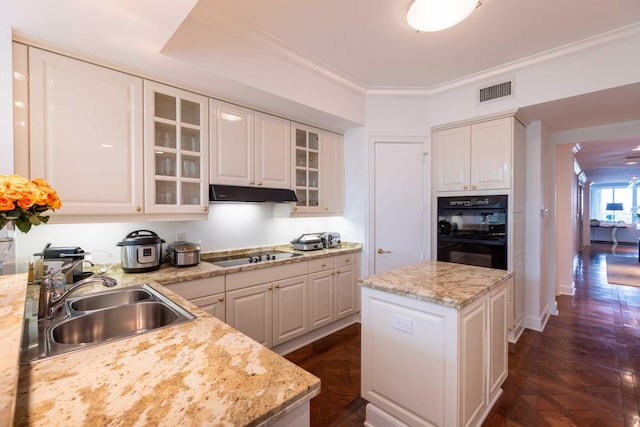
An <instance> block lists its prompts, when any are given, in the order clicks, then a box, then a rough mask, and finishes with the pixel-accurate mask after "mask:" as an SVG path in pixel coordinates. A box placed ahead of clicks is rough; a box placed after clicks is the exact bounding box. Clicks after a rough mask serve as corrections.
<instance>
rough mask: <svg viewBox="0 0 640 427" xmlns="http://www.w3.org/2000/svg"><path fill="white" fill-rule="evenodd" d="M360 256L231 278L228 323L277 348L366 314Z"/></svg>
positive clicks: (259, 270)
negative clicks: (359, 275)
mask: <svg viewBox="0 0 640 427" xmlns="http://www.w3.org/2000/svg"><path fill="white" fill-rule="evenodd" d="M358 260H359V254H357V253H351V254H345V255H337V256H328V257H325V258H317V259H312V260H311V261H308V262H307V261H301V262H296V263H291V264H285V265H280V266H276V267H269V268H260V269H256V270H249V271H243V272H239V273H233V274H229V275H227V293H226V303H227V304H226V309H227V323H228V324H229V325H231V326H233V327H234V328H236V329H238V330H239V331H240V332H242V333H244V334H246V335H248V336H249V337H251V338H253V339H254V340H256V341H258V342H260V343H261V344H263V345H265V346H267V347H274V346H277V345H279V344H282V343H284V342H287V341H289V340H291V339H293V338H297V337H300V336H302V335H304V334H306V333H308V332H310V331H312V330H315V329H318V328H321V327H323V326H326V325H329V324H330V323H333V322H335V321H336V320H339V319H342V318H344V317H347V316H349V315H352V314H354V313H357V312H359V311H360V294H359V292H358V289H359V286H358V284H357V282H356V276H357V273H356V271H357V270H358Z"/></svg>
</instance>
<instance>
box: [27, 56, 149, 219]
mask: <svg viewBox="0 0 640 427" xmlns="http://www.w3.org/2000/svg"><path fill="white" fill-rule="evenodd" d="M29 70H30V71H29V72H30V80H29V92H30V95H29V96H30V101H29V102H30V134H31V137H30V138H31V141H30V155H31V157H30V169H31V171H30V172H31V177H32V178H44V179H46V180H47V181H48V182H49V183H50V184H51V186H52V187H53V188H55V189H56V191H57V192H58V195H59V196H60V199H61V200H62V205H63V207H62V209H60V210H59V211H58V212H56V213H55V214H54V217H55V216H65V215H74V214H97V215H104V214H107V215H108V214H134V215H135V214H136V213H142V205H143V193H142V192H143V159H142V151H143V123H142V122H143V114H142V102H143V101H142V79H140V78H138V77H134V76H131V75H129V74H124V73H120V72H117V71H113V70H110V69H107V68H103V67H99V66H97V65H93V64H89V63H86V62H82V61H78V60H75V59H71V58H67V57H65V56H61V55H56V54H53V53H51V52H46V51H43V50H39V49H35V48H29Z"/></svg>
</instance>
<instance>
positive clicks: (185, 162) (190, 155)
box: [145, 81, 209, 213]
mask: <svg viewBox="0 0 640 427" xmlns="http://www.w3.org/2000/svg"><path fill="white" fill-rule="evenodd" d="M207 118H208V100H207V98H206V97H204V96H201V95H197V94H194V93H192V92H187V91H184V90H180V89H176V88H173V87H171V86H165V85H162V84H159V83H155V82H150V81H145V212H146V213H176V212H180V213H205V212H207V211H208V206H209V197H208V177H209V168H208V165H209V163H208V159H209V148H208V147H209V144H208V140H207V138H208V134H209V133H208V128H207V123H208V122H207Z"/></svg>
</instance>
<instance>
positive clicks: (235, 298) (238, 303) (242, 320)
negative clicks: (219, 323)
mask: <svg viewBox="0 0 640 427" xmlns="http://www.w3.org/2000/svg"><path fill="white" fill-rule="evenodd" d="M272 289H273V285H271V284H265V285H257V286H251V287H250V288H245V289H239V290H237V291H231V292H227V307H226V308H227V323H228V324H229V325H230V326H232V327H234V328H236V329H237V330H239V331H240V332H242V333H243V334H245V335H247V336H249V337H251V338H253V339H254V340H256V341H258V342H259V343H260V344H262V345H264V346H265V347H269V348H271V347H272V344H273V339H272V338H273V337H272V332H273V320H272V319H273V303H272V301H273V291H272Z"/></svg>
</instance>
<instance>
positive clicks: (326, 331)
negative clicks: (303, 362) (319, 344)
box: [271, 313, 360, 356]
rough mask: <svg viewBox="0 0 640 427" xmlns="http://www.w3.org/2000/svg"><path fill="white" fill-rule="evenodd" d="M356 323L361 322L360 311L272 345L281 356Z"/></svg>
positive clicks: (273, 349)
mask: <svg viewBox="0 0 640 427" xmlns="http://www.w3.org/2000/svg"><path fill="white" fill-rule="evenodd" d="M354 323H360V313H355V314H352V315H350V316H347V317H343V318H342V319H339V320H336V321H335V322H333V323H331V324H329V325H326V326H323V327H321V328H318V329H315V330H313V331H311V332H309V333H306V334H304V335H302V336H299V337H298V338H294V339H292V340H291V341H287V342H284V343H282V344H279V345H277V346H275V347H272V348H271V350H272V351H274V352H276V353H278V354H279V355H280V356H284V355H286V354H289V353H291V352H292V351H295V350H297V349H299V348H301V347H304V346H305V345H308V344H311V343H312V342H314V341H317V340H319V339H320V338H324V337H326V336H328V335H331V334H332V333H334V332H338V331H339V330H340V329H344V328H346V327H347V326H349V325H353V324H354Z"/></svg>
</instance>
